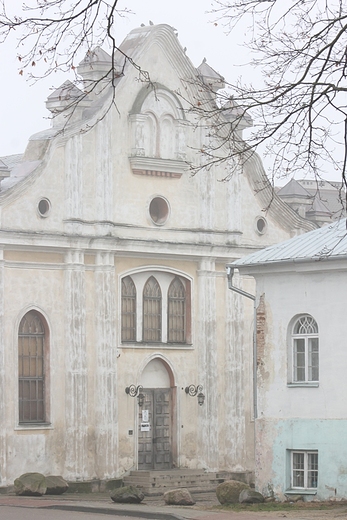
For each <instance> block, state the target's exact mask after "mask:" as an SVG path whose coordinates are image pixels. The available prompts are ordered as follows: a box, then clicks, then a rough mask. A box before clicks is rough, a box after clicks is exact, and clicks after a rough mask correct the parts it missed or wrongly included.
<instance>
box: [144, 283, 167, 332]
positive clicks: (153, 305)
mask: <svg viewBox="0 0 347 520" xmlns="http://www.w3.org/2000/svg"><path fill="white" fill-rule="evenodd" d="M161 303H162V298H161V290H160V286H159V284H158V282H157V280H156V279H155V278H154V276H151V277H150V278H149V279H148V280H147V282H146V284H145V286H144V289H143V341H145V342H160V341H161V312H162V311H161Z"/></svg>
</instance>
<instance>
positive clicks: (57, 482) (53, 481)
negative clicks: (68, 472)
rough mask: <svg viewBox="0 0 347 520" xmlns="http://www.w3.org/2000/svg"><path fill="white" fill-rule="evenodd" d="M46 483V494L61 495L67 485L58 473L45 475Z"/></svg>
mask: <svg viewBox="0 0 347 520" xmlns="http://www.w3.org/2000/svg"><path fill="white" fill-rule="evenodd" d="M46 485H47V491H46V495H62V494H63V493H65V491H66V490H67V488H68V487H69V484H68V483H67V482H66V480H64V479H63V477H61V476H60V475H50V476H48V477H46Z"/></svg>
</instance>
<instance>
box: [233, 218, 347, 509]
mask: <svg viewBox="0 0 347 520" xmlns="http://www.w3.org/2000/svg"><path fill="white" fill-rule="evenodd" d="M346 259H347V231H346V220H345V219H342V220H340V221H336V222H334V223H332V224H330V225H326V226H324V227H322V228H320V229H317V230H315V231H311V232H309V233H307V234H305V235H301V236H297V237H295V238H293V239H291V240H289V241H286V242H283V243H280V244H277V245H274V246H270V247H268V248H266V249H264V250H262V251H259V252H257V253H254V254H252V255H248V256H246V257H244V258H243V259H241V260H238V261H236V262H235V263H234V264H232V265H231V266H230V276H231V275H232V272H233V270H234V269H236V268H237V269H238V270H239V273H241V275H242V276H252V277H254V279H255V281H256V294H255V297H256V307H257V355H256V357H257V374H256V380H257V384H256V392H255V394H256V401H257V402H256V408H257V418H256V421H255V425H256V428H255V431H256V464H255V484H256V487H257V488H258V489H259V490H260V491H262V492H264V493H266V494H269V493H273V494H274V495H275V496H276V497H277V498H279V499H282V500H283V499H285V498H286V497H287V498H290V496H291V495H303V496H304V497H305V499H308V500H312V499H318V500H327V499H342V498H343V499H346V497H347V449H346V436H347V414H346V406H345V401H344V395H345V393H346V392H347V382H346V369H347V361H346V359H347V358H346V345H345V343H346V337H347V324H346V319H345V309H346V305H347V293H346V285H345V283H346V280H347V268H346V265H347V264H346ZM239 298H242V296H239Z"/></svg>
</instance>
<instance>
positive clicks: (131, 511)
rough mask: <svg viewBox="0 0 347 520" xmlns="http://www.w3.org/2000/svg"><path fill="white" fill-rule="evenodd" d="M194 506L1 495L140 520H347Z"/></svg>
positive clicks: (1, 501) (13, 501) (20, 502)
mask: <svg viewBox="0 0 347 520" xmlns="http://www.w3.org/2000/svg"><path fill="white" fill-rule="evenodd" d="M199 495H200V496H199ZM194 498H195V500H196V501H197V503H196V505H195V506H192V507H183V506H168V505H166V504H165V503H164V500H163V497H162V496H159V497H146V498H145V499H144V501H143V502H142V503H141V504H115V503H114V502H112V500H111V499H110V497H109V495H108V494H106V493H91V494H82V493H79V494H69V493H66V494H64V495H60V496H53V495H51V496H43V497H19V496H16V495H12V494H8V495H0V518H1V506H10V507H11V506H14V507H25V508H36V509H54V510H63V511H80V512H86V513H103V514H105V515H113V516H117V515H119V516H121V515H122V516H129V517H137V518H139V517H141V518H144V519H146V518H148V519H151V520H277V519H283V518H288V519H293V520H328V519H338V520H342V519H343V520H344V519H346V518H347V508H346V506H345V507H341V508H340V509H339V508H336V509H335V508H334V509H331V510H322V511H320V510H302V511H298V510H295V511H288V510H283V511H274V512H257V513H255V512H250V511H242V512H239V513H236V512H233V511H215V510H214V511H213V510H211V509H209V508H211V507H213V506H216V505H218V502H217V499H216V495H215V493H203V494H197V495H195V496H194Z"/></svg>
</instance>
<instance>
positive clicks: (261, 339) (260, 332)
mask: <svg viewBox="0 0 347 520" xmlns="http://www.w3.org/2000/svg"><path fill="white" fill-rule="evenodd" d="M265 320H266V316H265V294H262V295H261V296H260V298H259V305H258V307H257V365H258V366H259V365H263V364H264V354H265Z"/></svg>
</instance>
